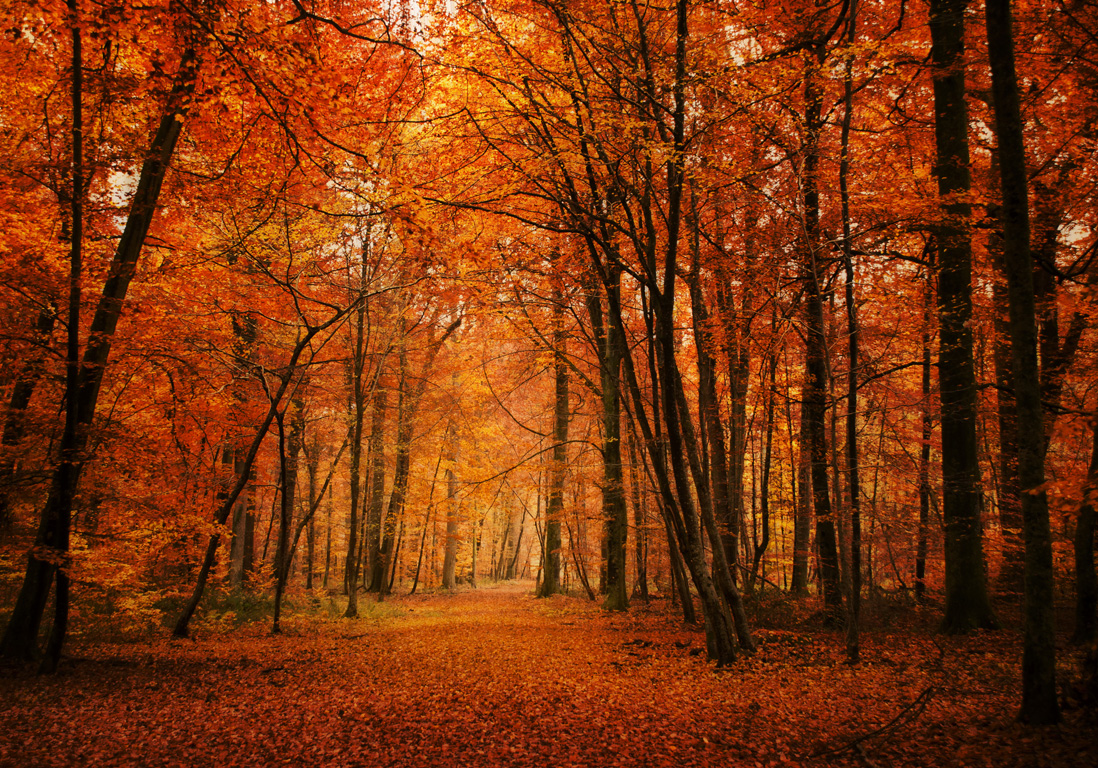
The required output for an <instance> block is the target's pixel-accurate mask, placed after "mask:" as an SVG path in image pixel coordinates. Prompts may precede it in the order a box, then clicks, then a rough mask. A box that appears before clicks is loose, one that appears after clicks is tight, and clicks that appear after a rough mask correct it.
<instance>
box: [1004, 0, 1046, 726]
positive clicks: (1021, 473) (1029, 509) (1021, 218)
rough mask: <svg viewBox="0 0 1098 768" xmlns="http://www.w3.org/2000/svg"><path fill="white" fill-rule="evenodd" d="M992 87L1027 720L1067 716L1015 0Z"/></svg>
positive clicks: (1042, 721)
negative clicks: (1020, 536) (1018, 505)
mask: <svg viewBox="0 0 1098 768" xmlns="http://www.w3.org/2000/svg"><path fill="white" fill-rule="evenodd" d="M986 19H987V44H988V57H989V58H990V59H991V90H992V94H993V96H994V101H995V133H996V136H997V138H998V145H999V167H1000V172H1001V177H1000V179H1001V182H1002V199H1003V206H1002V214H1001V218H1002V222H1003V240H1004V242H1003V262H1004V264H1005V265H1006V272H1007V292H1008V296H1009V300H1010V347H1011V360H1012V372H1013V376H1014V400H1015V403H1016V413H1017V417H1016V425H1017V441H1018V482H1019V488H1020V490H1021V491H1022V524H1023V526H1024V530H1025V551H1026V554H1025V603H1024V605H1025V607H1024V612H1025V633H1024V643H1023V651H1022V712H1021V718H1022V720H1024V721H1026V722H1030V723H1038V724H1046V723H1055V722H1059V720H1060V706H1059V702H1058V701H1057V699H1056V626H1055V619H1056V616H1055V603H1054V596H1055V594H1054V593H1055V574H1054V572H1053V566H1052V531H1051V527H1050V524H1049V514H1048V497H1047V495H1046V492H1045V430H1044V416H1043V413H1042V407H1041V380H1040V373H1039V368H1038V361H1037V309H1036V302H1035V299H1034V292H1033V258H1032V254H1031V253H1030V246H1029V237H1030V231H1029V230H1030V226H1029V184H1028V180H1027V177H1026V155H1025V143H1024V139H1023V125H1022V114H1021V106H1020V104H1019V94H1018V77H1017V73H1016V71H1015V66H1014V32H1013V29H1012V24H1013V22H1012V19H1011V10H1010V1H1009V0H988V2H987V4H986Z"/></svg>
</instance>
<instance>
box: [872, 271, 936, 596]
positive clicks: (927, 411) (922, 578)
mask: <svg viewBox="0 0 1098 768" xmlns="http://www.w3.org/2000/svg"><path fill="white" fill-rule="evenodd" d="M926 286H927V288H926V296H925V300H924V302H923V313H924V316H923V334H922V336H923V338H922V346H923V359H922V374H923V375H922V380H923V381H922V396H923V397H922V419H921V420H922V434H921V435H920V440H919V527H918V533H917V538H916V543H915V599H916V600H917V601H918V602H919V603H923V602H925V600H926V555H927V534H928V532H929V530H930V438H931V434H932V432H933V426H934V417H933V414H932V413H931V408H930V405H931V403H930V394H931V392H930V372H931V355H930V334H931V326H930V324H931V322H932V319H933V318H932V317H931V316H932V314H933V310H932V309H931V301H932V299H931V287H930V281H929V279H928V280H927V283H926ZM883 428H884V427H883V425H882V430H883Z"/></svg>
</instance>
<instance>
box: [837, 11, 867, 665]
mask: <svg viewBox="0 0 1098 768" xmlns="http://www.w3.org/2000/svg"><path fill="white" fill-rule="evenodd" d="M857 8H858V6H857V0H851V1H850V7H849V10H848V11H847V16H848V18H849V22H848V27H847V33H848V38H847V41H848V43H849V45H850V46H851V48H853V46H854V42H855V35H856V21H857ZM853 72H854V53H853V51H852V50H850V51H847V54H846V62H845V65H844V71H843V105H844V106H843V125H842V139H841V145H842V149H841V151H840V157H839V197H840V200H841V206H842V220H843V267H844V270H845V272H846V286H845V287H846V295H845V299H846V301H845V303H846V331H847V364H848V366H849V371H848V373H847V377H846V401H847V406H846V471H847V477H848V485H849V494H850V502H849V503H850V605H849V607H848V611H847V617H848V618H847V632H846V657H847V661H848V662H850V663H851V664H856V663H857V662H858V659H859V655H860V648H859V639H858V630H859V627H858V620H859V612H860V609H861V602H862V515H861V491H860V489H859V487H858V485H859V484H858V480H859V478H858V310H857V307H856V306H855V304H854V244H853V242H852V240H851V231H850V187H849V176H850V121H851V118H852V116H853V111H854V74H853Z"/></svg>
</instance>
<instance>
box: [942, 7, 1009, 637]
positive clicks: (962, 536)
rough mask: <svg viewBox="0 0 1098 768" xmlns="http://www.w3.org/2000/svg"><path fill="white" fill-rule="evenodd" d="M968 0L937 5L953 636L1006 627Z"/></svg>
mask: <svg viewBox="0 0 1098 768" xmlns="http://www.w3.org/2000/svg"><path fill="white" fill-rule="evenodd" d="M966 6H967V2H966V0H934V2H932V3H931V5H930V34H931V40H932V44H931V61H932V63H933V65H934V135H935V146H936V148H937V163H936V165H935V167H934V174H935V177H936V179H937V182H938V194H939V196H940V199H941V218H940V220H939V221H938V222H937V225H936V239H935V245H936V250H937V265H936V266H937V268H938V323H939V339H940V341H939V352H938V376H939V383H940V390H941V393H940V397H941V403H942V483H943V500H942V513H943V515H944V518H945V537H946V605H945V617H944V619H943V624H942V627H943V629H944V630H945V631H946V632H951V633H957V632H968V631H971V630H973V629H981V628H983V629H988V628H994V627H997V626H998V621H997V620H996V618H995V615H994V613H993V611H992V609H991V603H990V601H989V599H988V594H987V574H986V564H985V561H984V552H983V532H982V530H981V525H980V506H981V503H982V502H981V494H980V467H979V461H978V458H977V451H976V448H977V444H976V377H975V371H974V367H973V356H972V242H971V239H970V235H969V226H970V222H969V219H970V213H971V205H970V203H969V202H968V200H967V198H966V196H967V194H968V192H969V190H970V188H971V176H970V172H969V152H968V109H967V106H966V104H965V74H964V53H965V45H964V12H965V8H966Z"/></svg>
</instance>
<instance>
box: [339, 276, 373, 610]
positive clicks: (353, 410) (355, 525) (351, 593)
mask: <svg viewBox="0 0 1098 768" xmlns="http://www.w3.org/2000/svg"><path fill="white" fill-rule="evenodd" d="M360 269H361V270H362V271H361V274H360V275H359V287H360V288H364V287H365V284H366V270H365V266H364V265H363V266H360ZM351 336H352V339H351V340H352V344H353V346H352V353H351V360H350V365H351V370H350V379H351V398H350V402H349V403H348V404H347V405H348V411H349V412H350V414H349V415H350V417H351V423H350V424H349V425H348V435H349V438H350V444H351V461H350V467H349V474H350V477H349V478H348V482H349V483H350V509H349V510H348V519H347V531H348V535H347V558H346V559H345V560H344V573H343V579H344V586H345V587H346V589H347V609H346V610H345V611H344V612H343V617H344V618H347V619H354V618H357V617H358V565H359V558H358V548H359V541H358V532H359V530H358V529H359V526H360V523H359V511H360V508H361V499H362V431H363V422H364V421H365V418H366V397H367V391H366V390H367V387H366V370H365V369H366V304H365V302H363V303H362V304H360V305H359V307H358V309H357V311H356V312H355V317H354V323H353V324H352V325H351Z"/></svg>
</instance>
